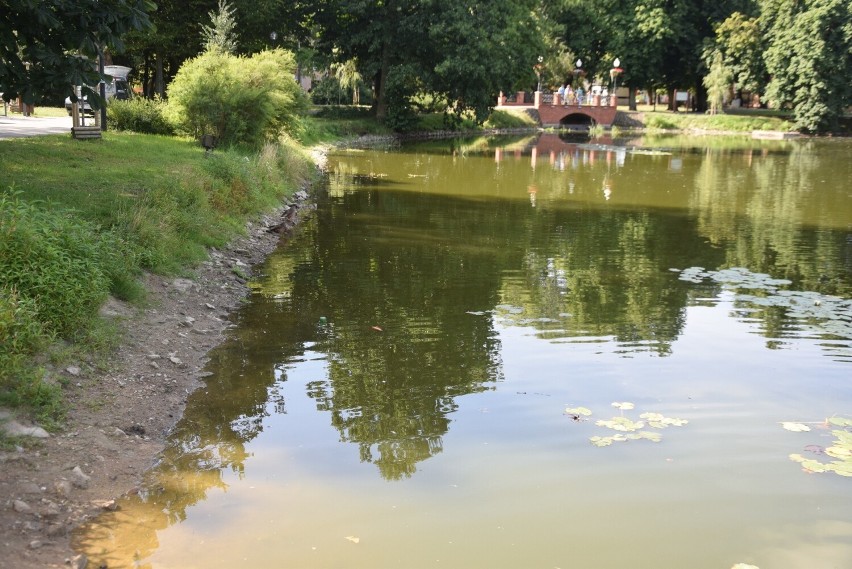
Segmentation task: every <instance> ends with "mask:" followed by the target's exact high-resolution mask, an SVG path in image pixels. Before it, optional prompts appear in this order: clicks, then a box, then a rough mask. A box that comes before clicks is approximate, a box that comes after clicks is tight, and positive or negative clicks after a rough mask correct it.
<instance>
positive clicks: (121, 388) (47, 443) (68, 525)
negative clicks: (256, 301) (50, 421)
mask: <svg viewBox="0 0 852 569" xmlns="http://www.w3.org/2000/svg"><path fill="white" fill-rule="evenodd" d="M307 197H308V196H307V194H306V193H305V192H304V191H301V192H297V193H296V195H295V196H294V199H295V200H296V202H297V207H291V208H289V210H288V211H287V213H286V215H285V217H284V219H286V223H287V226H288V227H289V226H290V225H292V224H295V223H297V222H298V220H299V218H300V217H304V216H305V215H306V214H307V212H308V211H309V210H310V209H311V206H310V205H309V204H308V203H307V202H306V200H307ZM285 208H286V206H284V207H282V208H281V209H280V210H279V211H277V212H273V213H272V214H268V215H266V216H264V217H263V218H261V219H260V220H257V221H255V222H253V223H250V224H249V225H248V227H247V235H246V236H245V237H241V238H239V239H237V240H235V241H234V242H233V243H231V244H230V246H229V247H227V248H226V249H224V250H212V251H211V252H210V258H209V259H208V261H206V262H204V263H203V264H202V265H201V266H199V267H198V268H197V269H196V271H195V277H194V278H193V279H183V278H166V277H160V276H156V275H146V276H145V277H144V284H145V287H146V289H147V291H148V304H149V306H148V307H147V308H144V309H139V308H136V307H131V306H128V305H125V304H123V303H120V302H118V301H115V300H110V301H109V302H108V303H107V304H106V305H105V306H104V307H103V308H102V310H101V314H102V316H103V317H105V318H115V319H118V320H119V321H120V323H121V326H122V327H123V328H124V330H125V333H124V336H123V339H122V343H121V346H120V347H119V349H118V350H117V352H116V353H115V354H112V357H111V364H110V365H109V366H108V369H100V368H98V367H96V366H95V365H94V364H92V363H90V362H80V363H77V364H75V365H67V366H65V368H64V369H61V370H60V369H57V370H53V371H52V372H51V373H52V375H53V376H54V379H58V378H59V377H62V379H63V380H64V382H65V383H66V384H67V386H66V387H65V395H66V400H67V405H68V421H67V424H66V426H65V429H64V430H63V432H61V433H58V434H56V435H52V436H50V437H48V438H43V439H39V440H38V442H36V443H35V444H33V445H26V448H18V449H16V450H13V451H9V452H0V569H36V568H38V569H43V568H50V567H73V568H75V569H82V568H84V567H88V568H91V567H99V566H100V565H99V564H96V562H95V561H94V560H93V562H91V563H90V562H89V561H88V560H87V559H86V558H85V556H82V555H77V554H76V553H75V552H74V551H73V550H72V549H71V533H72V531H73V530H74V529H75V528H77V527H79V526H80V525H81V524H82V523H84V522H85V521H87V520H88V519H91V518H92V517H94V516H96V515H97V514H98V513H99V512H101V511H103V510H104V509H113V508H115V507H116V506H115V501H114V499H115V498H116V497H118V496H121V495H123V494H125V493H128V492H133V491H135V489H136V488H137V487H138V484H139V483H140V481H141V479H142V475H143V473H144V472H145V471H146V470H148V469H149V468H150V467H151V466H153V464H154V462H155V460H156V458H157V455H158V453H160V452H161V451H162V449H163V448H164V446H165V441H166V437H167V436H168V433H169V432H170V430H171V429H172V428H173V427H174V425H175V423H176V422H177V421H178V419H179V418H180V416H181V414H182V413H183V409H184V405H185V404H186V398H187V396H188V394H189V393H191V392H192V391H194V390H195V389H197V388H198V387H200V386H201V385H202V384H203V378H204V377H205V376H206V375H207V374H206V373H205V372H204V366H205V365H206V363H207V361H208V352H209V351H210V350H211V349H213V348H214V347H216V346H217V345H219V344H220V343H221V342H222V341H223V340H224V338H225V334H226V331H227V329H228V328H229V327H231V326H232V324H231V323H230V322H229V314H230V313H231V311H232V310H233V309H234V308H236V307H237V306H238V305H239V304H240V302H242V300H243V299H244V298H245V297H246V296H247V294H248V292H249V290H248V288H247V286H246V281H245V279H244V278H243V276H244V275H247V274H250V273H251V271H252V267H254V266H255V265H257V264H259V263H260V262H262V261H263V260H264V259H265V258H266V257H267V256H268V255H269V254H270V253H271V252H272V251H273V250H274V249H275V248H276V247H277V246H278V245H279V242H280V240H281V238H282V237H281V234H280V233H278V232H276V231H272V229H273V228H274V227H275V226H279V225H280V224H281V223H282V215H284V214H285ZM10 420H15V421H17V422H18V423H21V424H22V425H23V426H24V427H32V426H34V425H31V424H28V423H27V422H26V421H25V420H24V419H21V418H14V417H13V418H11V419H10Z"/></svg>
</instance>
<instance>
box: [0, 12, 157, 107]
mask: <svg viewBox="0 0 852 569" xmlns="http://www.w3.org/2000/svg"><path fill="white" fill-rule="evenodd" d="M153 9H154V4H153V2H151V1H150V0H122V1H118V0H110V1H106V2H104V1H99V0H40V1H38V2H33V1H28V0H7V1H5V2H3V6H2V9H0V91H2V92H3V96H4V97H5V98H7V99H8V98H10V97H12V96H17V95H20V96H21V97H22V98H23V100H24V102H26V103H33V102H35V100H36V99H37V98H39V97H41V96H44V95H48V94H53V93H63V92H65V93H69V94H70V93H71V88H72V86H73V85H84V86H85V85H95V84H97V83H98V81H100V80H101V77H100V75H99V74H98V72H97V70H96V69H95V67H94V65H93V59H94V58H96V57H97V55H98V53H102V51H103V50H104V49H105V48H110V49H111V50H113V51H121V50H122V49H123V48H124V41H123V36H124V35H125V34H126V33H127V32H129V31H131V30H144V29H147V28H148V27H150V25H151V22H150V19H149V15H148V14H149V12H151V11H152V10H153ZM85 90H86V94H90V95H95V93H92V92H90V91H91V90H90V89H88V88H86V89H85Z"/></svg>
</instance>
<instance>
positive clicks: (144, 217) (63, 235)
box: [0, 132, 312, 420]
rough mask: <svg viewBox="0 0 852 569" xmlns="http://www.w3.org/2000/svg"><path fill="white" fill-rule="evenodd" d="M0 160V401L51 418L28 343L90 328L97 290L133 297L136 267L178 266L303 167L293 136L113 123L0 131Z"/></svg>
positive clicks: (293, 182) (55, 403) (101, 296)
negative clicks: (217, 147)
mask: <svg viewBox="0 0 852 569" xmlns="http://www.w3.org/2000/svg"><path fill="white" fill-rule="evenodd" d="M0 163H2V164H3V165H4V170H3V178H2V180H0V184H2V186H0V403H6V404H12V405H21V404H27V405H29V406H31V407H32V409H33V411H34V412H35V413H36V414H39V415H42V416H43V417H46V418H48V419H50V418H53V419H54V420H55V419H58V418H59V415H60V414H61V407H62V406H61V404H60V403H59V401H60V399H61V392H60V391H59V389H58V388H57V387H55V386H53V387H51V386H50V385H48V384H46V383H44V382H43V381H42V377H41V375H42V374H41V372H40V371H39V369H38V368H37V366H36V365H35V364H34V363H33V362H34V357H33V356H34V354H36V353H37V352H38V351H39V350H42V349H44V347H45V346H46V345H48V344H50V343H51V342H52V341H54V340H56V339H62V340H65V341H67V342H70V343H72V344H73V343H80V342H86V341H89V340H90V339H93V338H95V337H96V334H95V332H96V331H97V327H98V319H97V311H98V308H99V307H100V305H101V303H102V302H103V301H104V300H105V299H106V297H107V295H109V294H112V295H114V296H116V297H118V298H122V299H125V300H131V301H134V300H139V299H141V296H142V289H141V286H140V284H139V279H138V277H139V275H140V274H141V273H142V271H152V272H157V273H161V274H185V273H188V272H189V271H191V267H192V266H193V265H194V264H195V263H197V262H199V261H200V260H202V259H204V258H205V256H206V248H207V247H210V246H222V245H223V244H225V243H226V242H227V241H229V240H230V239H232V238H233V237H234V236H235V235H236V234H237V233H239V232H240V231H241V230H242V228H243V227H244V226H245V221H246V219H247V218H249V217H251V216H253V215H256V214H257V213H259V212H261V211H263V210H267V209H269V208H270V207H271V206H273V205H275V204H278V203H280V202H281V201H282V200H283V199H284V197H285V196H286V195H288V194H290V193H292V192H293V191H294V190H295V189H296V188H298V187H299V186H300V185H301V184H302V183H304V182H305V181H306V180H308V178H309V177H310V176H311V174H312V169H311V168H310V166H309V162H308V158H307V157H306V156H305V155H304V153H303V151H302V150H301V149H300V148H299V147H298V145H296V144H294V143H284V144H268V145H266V146H264V147H263V148H262V149H261V150H260V151H259V152H254V153H252V152H247V151H244V150H240V149H231V150H228V151H221V152H220V151H215V152H213V153H211V154H209V155H207V154H205V152H204V150H203V149H201V148H200V147H199V146H198V145H196V144H194V143H193V142H192V141H189V140H185V139H177V138H171V137H161V136H151V135H138V134H126V133H115V132H108V133H105V134H104V138H103V139H102V140H100V141H85V142H83V141H74V140H71V139H69V138H66V137H39V138H32V139H20V140H15V141H3V142H0Z"/></svg>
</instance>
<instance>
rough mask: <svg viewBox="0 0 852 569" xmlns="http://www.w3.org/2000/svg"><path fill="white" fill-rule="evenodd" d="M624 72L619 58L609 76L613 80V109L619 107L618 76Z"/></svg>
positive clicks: (614, 62) (616, 59)
mask: <svg viewBox="0 0 852 569" xmlns="http://www.w3.org/2000/svg"><path fill="white" fill-rule="evenodd" d="M622 71H624V70H623V69H621V60H620V59H618V58H617V57H616V58H615V59H614V60H613V62H612V69H610V70H609V76H610V78H611V79H612V96H613V97H615V99H614V101H615V104H614V105H613V107H617V106H618V75H619V74H620V73H621V72H622Z"/></svg>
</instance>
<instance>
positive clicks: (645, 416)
mask: <svg viewBox="0 0 852 569" xmlns="http://www.w3.org/2000/svg"><path fill="white" fill-rule="evenodd" d="M639 418H641V419H647V420H648V421H656V422H659V421H662V420H663V419H665V417H663V416H662V415H661V414H660V413H642V414H641V415H639Z"/></svg>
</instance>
